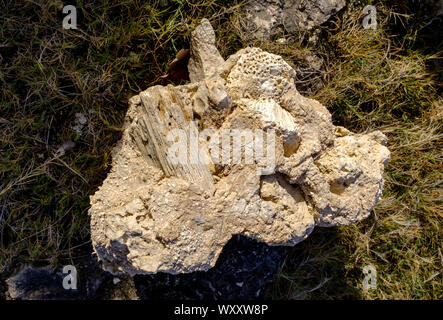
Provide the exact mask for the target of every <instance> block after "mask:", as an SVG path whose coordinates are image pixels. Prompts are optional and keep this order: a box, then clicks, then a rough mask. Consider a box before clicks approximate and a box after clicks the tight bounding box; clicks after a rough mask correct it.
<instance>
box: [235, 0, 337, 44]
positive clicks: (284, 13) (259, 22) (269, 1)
mask: <svg viewBox="0 0 443 320" xmlns="http://www.w3.org/2000/svg"><path fill="white" fill-rule="evenodd" d="M344 6H345V0H251V1H249V2H248V3H247V4H246V6H245V7H244V12H245V19H244V20H243V26H244V29H245V31H246V33H245V34H246V35H248V36H250V37H252V38H255V39H259V40H269V39H270V38H271V37H272V36H274V35H276V34H279V33H283V32H287V33H293V32H295V31H302V32H303V31H309V30H312V29H313V28H315V27H318V26H320V25H321V24H323V23H324V22H326V21H327V20H328V19H329V18H330V17H331V16H332V15H334V14H335V13H337V12H338V11H340V10H341V9H343V8H344Z"/></svg>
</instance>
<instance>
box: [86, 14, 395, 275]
mask: <svg viewBox="0 0 443 320" xmlns="http://www.w3.org/2000/svg"><path fill="white" fill-rule="evenodd" d="M189 72H190V79H191V82H190V83H189V84H186V85H181V86H172V85H168V86H154V87H151V88H148V89H147V90H146V91H143V92H141V93H140V94H139V95H137V96H134V97H132V98H131V99H130V107H129V110H128V112H127V116H126V121H125V124H124V132H123V137H122V139H121V140H120V141H119V143H118V144H117V146H116V147H115V149H114V150H113V161H112V169H111V171H110V173H109V174H108V177H107V178H106V180H105V181H104V182H103V185H102V186H101V187H100V188H99V190H98V191H97V192H96V193H95V194H94V195H93V196H92V197H91V208H90V210H89V214H90V216H91V233H92V242H93V246H94V249H95V251H96V253H97V255H98V258H99V259H100V260H102V262H103V267H104V268H105V269H106V270H108V271H110V272H112V273H129V274H131V275H134V274H150V273H156V272H167V273H172V274H177V273H185V272H192V271H199V270H208V269H209V268H211V267H212V266H214V264H215V262H216V260H217V258H218V256H219V254H220V252H221V250H222V248H223V246H224V245H225V244H226V242H227V241H228V240H229V239H230V238H231V237H232V236H233V235H235V234H242V235H245V236H248V237H250V238H253V239H256V240H258V241H262V242H265V243H267V244H269V245H291V246H292V245H295V244H296V243H298V242H300V241H302V240H304V239H306V237H307V236H308V235H309V234H310V233H311V231H312V230H313V228H314V227H315V226H335V225H346V224H350V223H354V222H356V221H358V220H361V219H364V218H365V217H367V216H368V215H369V213H370V211H371V209H372V208H373V206H374V205H375V204H376V202H377V201H378V199H379V197H380V194H381V190H382V186H383V177H382V176H383V169H384V165H385V164H386V162H387V161H388V159H389V151H388V149H387V148H386V147H385V143H386V137H385V136H384V135H383V134H382V133H381V132H378V131H376V132H372V133H369V134H354V133H351V132H350V131H348V130H346V129H345V128H343V127H335V126H334V125H333V124H332V122H331V115H330V113H329V112H328V110H327V109H326V108H325V107H324V106H323V105H321V104H320V103H319V102H317V101H315V100H312V99H308V98H305V97H303V96H301V95H300V94H299V93H298V91H297V90H296V88H295V85H294V81H293V77H294V74H295V72H294V70H293V69H292V68H291V67H290V66H289V65H288V64H287V63H286V62H285V61H284V60H283V59H282V58H281V57H280V56H277V55H274V54H271V53H268V52H264V51H262V50H261V49H258V48H245V49H242V50H240V51H238V52H237V53H236V54H234V55H232V56H230V57H229V58H228V59H227V60H226V61H225V60H224V59H223V58H222V57H221V55H220V54H219V52H218V51H217V49H216V47H215V33H214V30H213V29H212V27H211V25H210V23H209V21H207V20H203V21H202V23H201V25H200V26H198V27H197V28H196V29H195V31H194V32H193V33H192V40H191V58H190V61H189ZM174 130H179V131H180V132H183V136H186V137H191V136H193V135H194V136H195V134H196V133H197V134H198V133H200V135H197V136H198V138H197V140H195V141H197V142H195V141H194V145H195V144H197V145H198V150H199V152H198V155H197V156H196V155H195V154H194V153H193V152H191V149H192V148H189V150H190V151H189V152H188V151H186V152H185V155H186V156H188V157H185V158H186V159H187V160H186V161H185V162H183V161H181V162H180V161H175V160H174V158H173V157H172V156H170V154H171V153H170V150H171V148H172V149H173V148H174V146H175V147H177V136H174V137H173V138H171V132H174ZM208 130H212V131H211V132H213V133H214V132H215V133H218V136H219V137H222V132H223V131H224V132H226V130H232V131H234V130H239V131H241V130H244V131H246V130H250V131H251V132H253V133H254V134H256V133H257V132H266V134H268V135H266V134H263V135H262V140H260V139H258V138H257V137H259V136H260V135H257V136H254V144H247V143H245V144H244V150H243V149H242V151H244V153H242V156H241V159H240V160H241V161H236V162H235V161H231V162H229V161H224V162H223V161H220V159H221V158H222V157H226V158H227V159H231V158H233V157H235V156H236V155H235V154H234V152H233V155H232V156H231V154H230V152H231V151H230V150H228V151H226V148H224V147H226V145H222V140H223V138H221V139H220V140H216V139H215V138H214V139H213V138H212V137H211V138H210V139H208V137H207V136H204V135H201V133H203V132H204V131H208ZM232 131H227V132H232ZM270 132H273V133H274V137H275V139H274V142H273V143H271V142H269V141H272V139H271V138H270V137H271V134H270ZM228 138H229V139H231V137H228ZM229 139H228V142H229V143H230V140H229ZM234 139H235V137H234ZM242 139H243V138H242ZM245 139H246V138H244V139H243V140H241V141H245ZM188 140H189V142H188V144H189V145H192V139H188ZM188 140H185V142H187V141H188ZM238 141H239V140H237V144H238ZM257 141H259V142H260V141H261V142H269V143H267V145H271V147H272V148H271V149H269V148H268V149H266V148H267V146H264V147H263V149H264V150H265V151H263V150H262V151H263V153H262V155H266V156H267V157H268V156H269V159H271V160H272V161H268V162H267V163H264V161H262V160H263V158H264V157H262V158H260V157H255V158H253V161H249V162H248V161H246V160H247V159H246V149H248V148H249V149H251V148H252V149H254V148H253V147H255V146H256V142H257ZM229 143H228V145H231V147H232V144H229ZM186 144H187V143H185V145H186ZM233 144H235V143H233ZM264 144H266V143H264ZM181 145H183V143H182V144H181ZM220 145H222V147H221V148H220V152H219V153H216V152H214V153H211V152H210V150H212V149H210V147H211V146H212V147H214V146H215V147H217V146H219V147H220ZM257 145H258V143H257ZM251 146H253V147H251ZM188 147H189V146H188ZM213 149H214V150H215V149H217V148H213ZM228 149H229V148H228ZM256 149H257V148H255V149H254V150H252V151H255V152H257V150H256ZM249 151H251V150H249ZM173 154H174V155H177V154H178V153H173ZM196 159H197V160H196ZM260 159H261V160H260ZM192 160H193V161H192Z"/></svg>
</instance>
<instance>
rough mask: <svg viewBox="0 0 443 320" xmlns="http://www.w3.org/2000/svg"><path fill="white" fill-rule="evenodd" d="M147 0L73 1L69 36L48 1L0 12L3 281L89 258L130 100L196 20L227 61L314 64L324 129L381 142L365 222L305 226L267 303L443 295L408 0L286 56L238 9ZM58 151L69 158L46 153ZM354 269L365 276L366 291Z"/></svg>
mask: <svg viewBox="0 0 443 320" xmlns="http://www.w3.org/2000/svg"><path fill="white" fill-rule="evenodd" d="M158 2H159V1H151V3H150V4H147V2H145V1H135V0H134V1H77V4H76V6H77V8H78V13H79V18H78V27H79V29H78V30H63V29H62V27H61V22H62V19H63V14H62V13H61V8H62V5H61V3H62V2H61V1H56V0H54V1H43V0H38V1H37V0H36V1H32V2H31V1H16V0H0V5H1V8H2V19H1V20H0V39H2V40H1V41H0V54H1V57H0V59H1V60H0V83H1V85H0V92H1V93H0V129H1V130H2V135H0V270H3V271H4V272H5V273H8V272H11V271H13V270H14V269H17V268H18V267H20V266H21V265H23V264H26V263H31V262H32V263H36V264H47V263H50V264H53V265H56V264H58V263H60V262H61V261H66V260H69V259H73V258H75V257H76V255H78V254H85V253H87V252H89V251H90V250H91V245H90V239H89V220H88V215H87V210H88V208H89V196H90V195H91V194H93V193H94V192H95V191H96V190H97V188H98V186H100V185H101V183H102V181H103V180H104V178H105V177H106V173H107V171H108V170H109V166H110V164H111V155H110V154H111V150H112V148H113V146H114V145H115V143H116V141H118V139H119V137H120V135H121V131H120V129H119V128H120V127H121V124H122V121H123V118H124V115H125V111H126V108H127V101H128V98H129V97H131V96H132V95H134V94H136V93H138V92H139V91H141V90H144V89H146V88H147V87H148V86H150V85H153V84H155V83H158V77H159V76H161V75H162V74H163V73H164V72H165V71H166V70H167V67H168V64H169V63H170V61H172V60H173V58H174V56H175V54H176V53H177V52H178V51H179V50H180V49H182V48H186V47H188V40H189V34H190V31H191V30H192V28H193V27H195V25H196V24H197V23H198V21H199V20H200V19H201V18H203V17H207V18H209V19H210V21H211V23H212V24H213V25H214V27H215V28H216V33H217V45H218V47H219V49H220V51H221V53H222V55H223V56H224V57H225V58H226V57H227V56H228V55H229V54H232V53H234V52H235V51H237V50H238V49H240V48H242V47H244V46H247V45H257V46H261V47H262V48H264V49H266V50H268V51H270V52H273V53H276V54H280V55H282V56H283V57H284V58H285V59H286V60H287V61H288V62H289V63H291V64H293V65H295V66H298V65H301V64H303V63H306V62H305V58H306V56H307V55H310V54H315V55H317V56H319V57H322V58H323V61H324V69H323V70H322V71H319V72H318V73H317V76H319V77H320V78H321V81H322V83H323V84H324V86H323V88H322V89H321V90H319V91H315V92H313V93H312V94H314V95H313V96H314V98H316V99H318V100H320V101H321V102H322V103H324V104H325V105H326V106H327V107H328V108H329V110H330V111H331V113H332V114H333V119H334V123H335V124H336V125H344V126H346V127H347V128H350V129H351V130H353V131H355V132H365V131H368V130H374V129H379V130H382V131H383V132H384V133H385V134H386V135H387V136H388V138H389V145H388V147H389V149H390V150H391V152H392V157H391V161H390V162H389V165H388V166H387V168H386V174H385V180H386V181H385V188H384V192H383V197H382V199H381V200H380V202H379V204H378V205H377V206H376V208H375V209H374V211H373V213H372V214H371V216H370V218H368V219H367V220H366V221H363V222H361V223H359V224H356V225H353V226H346V227H339V228H331V229H317V230H315V231H314V233H313V234H312V235H311V237H310V238H309V239H307V240H306V241H305V242H302V243H300V244H299V245H297V246H296V247H294V248H292V249H291V252H290V255H289V256H288V258H287V260H286V261H285V264H284V266H283V269H282V270H281V272H280V273H279V275H278V276H277V277H276V280H275V281H274V285H273V287H272V289H271V290H270V291H269V293H268V296H269V297H272V298H275V299H279V298H282V299H288V298H289V299H292V298H294V299H344V298H362V299H442V298H443V289H442V273H441V272H442V271H441V270H442V264H443V262H442V260H443V255H442V248H441V245H442V243H443V241H442V231H441V221H442V216H443V214H442V209H441V208H442V192H441V190H442V189H441V181H442V152H441V150H442V130H441V129H442V107H443V105H442V100H441V98H440V94H441V88H439V84H440V86H441V82H442V75H441V43H440V42H438V41H441V40H438V38H437V40H436V39H435V38H434V39H427V37H426V36H427V34H431V35H432V29H430V31H429V29H425V31H428V32H427V33H425V34H423V31H422V32H421V33H420V32H416V31H417V30H419V29H420V27H421V26H423V25H424V24H425V23H426V22H427V21H426V20H419V19H416V18H415V17H414V16H413V15H411V14H412V13H413V12H408V11H407V10H408V9H407V8H408V6H407V5H405V3H406V1H396V2H395V6H394V5H393V4H392V2H391V1H389V2H387V1H378V2H375V3H374V4H375V5H376V7H377V9H378V29H377V31H375V32H373V31H369V30H364V29H363V28H362V27H361V19H362V15H361V8H362V7H363V4H357V3H354V2H352V1H351V4H350V5H349V6H348V8H347V9H346V11H345V12H344V13H343V14H339V15H338V16H337V17H335V18H334V19H333V20H332V21H331V22H330V23H328V24H326V25H325V26H324V27H323V31H322V34H323V38H322V39H323V40H321V41H320V43H319V44H318V45H317V46H315V47H309V46H308V45H306V44H305V41H300V38H299V37H297V35H293V36H291V37H288V42H287V44H284V45H281V44H277V43H276V42H273V41H270V42H267V43H254V42H251V41H249V40H247V39H246V38H245V37H244V35H243V34H242V32H241V28H240V27H239V23H240V22H239V21H240V19H241V15H240V14H239V11H238V6H239V5H240V4H241V2H240V1H237V2H235V1H231V3H229V4H227V3H226V2H225V1H215V0H208V1H187V2H185V1H177V0H176V1H170V4H169V5H167V6H161V5H160V4H159V3H158ZM3 17H6V18H3ZM431 27H432V26H431ZM434 33H436V34H438V32H434ZM78 112H81V113H83V114H84V115H85V117H86V118H87V126H86V127H85V128H84V129H83V130H82V132H81V134H79V133H77V132H76V131H75V130H74V129H73V128H72V126H73V124H74V121H75V114H76V113H78ZM66 141H73V142H75V147H74V148H73V149H72V150H70V151H68V152H66V154H64V155H62V156H57V155H56V154H55V152H56V150H57V148H58V147H59V146H60V145H61V144H63V143H64V142H66ZM367 264H373V265H374V266H375V267H376V268H377V272H378V288H377V289H376V290H372V291H369V292H365V291H364V290H363V288H362V279H363V274H362V268H363V266H365V265H367Z"/></svg>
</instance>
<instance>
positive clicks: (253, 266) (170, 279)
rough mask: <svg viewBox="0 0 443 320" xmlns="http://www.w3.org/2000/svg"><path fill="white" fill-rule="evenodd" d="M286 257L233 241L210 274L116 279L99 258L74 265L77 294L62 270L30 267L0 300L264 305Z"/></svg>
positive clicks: (11, 280) (282, 252)
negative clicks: (66, 285) (65, 285)
mask: <svg viewBox="0 0 443 320" xmlns="http://www.w3.org/2000/svg"><path fill="white" fill-rule="evenodd" d="M285 256H286V247H271V246H268V245H266V244H264V243H259V242H257V241H255V240H251V239H248V238H246V237H243V236H234V237H233V239H231V240H230V241H229V243H228V244H227V245H226V246H225V247H224V249H223V251H222V253H221V254H220V257H219V259H218V261H217V263H216V265H215V267H213V268H212V269H210V270H209V271H207V272H193V273H189V274H180V275H171V274H165V273H159V274H156V275H138V276H135V277H134V278H131V277H129V276H126V277H115V276H113V275H111V274H109V273H107V272H105V271H103V270H102V269H101V267H100V265H99V262H97V260H96V258H95V257H94V256H92V255H91V256H89V257H86V258H82V259H79V260H76V261H74V265H75V267H76V268H77V276H78V280H77V290H71V289H70V290H66V289H64V288H63V279H64V277H66V276H67V274H63V266H60V267H58V268H55V269H54V268H50V267H43V268H39V267H32V266H29V267H25V268H23V269H22V270H21V271H19V272H18V273H16V274H15V275H13V276H11V277H9V278H8V279H6V281H5V286H6V287H7V288H2V282H0V289H1V290H0V291H1V292H0V299H2V296H1V295H3V299H5V295H4V292H6V295H7V296H8V297H7V298H9V299H16V300H74V299H75V300H91V299H100V300H104V299H114V300H127V299H140V300H171V299H180V300H230V299H245V300H251V299H263V298H264V297H265V293H266V290H267V288H268V287H269V285H270V284H271V282H272V280H273V277H274V275H275V274H276V273H277V272H278V271H279V269H280V267H281V265H282V263H283V260H284V258H285Z"/></svg>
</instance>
